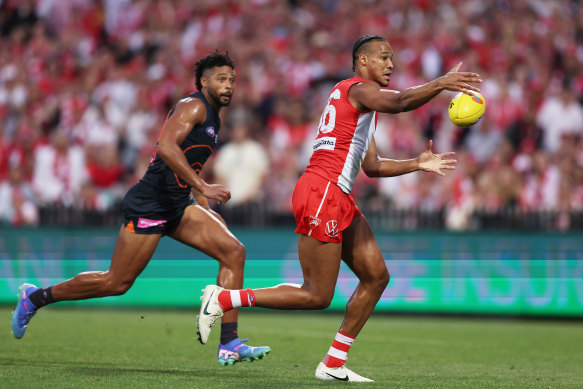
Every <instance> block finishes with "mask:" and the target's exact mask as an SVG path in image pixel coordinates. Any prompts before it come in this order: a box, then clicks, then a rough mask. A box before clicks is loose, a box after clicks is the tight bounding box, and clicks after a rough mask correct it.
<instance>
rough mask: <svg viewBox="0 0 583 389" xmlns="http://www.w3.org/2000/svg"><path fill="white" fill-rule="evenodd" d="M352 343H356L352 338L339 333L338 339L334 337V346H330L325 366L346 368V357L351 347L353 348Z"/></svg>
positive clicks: (337, 334) (325, 358)
mask: <svg viewBox="0 0 583 389" xmlns="http://www.w3.org/2000/svg"><path fill="white" fill-rule="evenodd" d="M352 342H354V338H353V337H352V336H350V335H346V334H343V333H342V332H340V331H338V332H337V333H336V337H334V341H333V342H332V346H330V350H328V354H326V356H325V357H324V360H323V361H322V362H324V365H326V366H328V367H340V366H344V364H345V363H346V355H347V354H348V350H350V346H352Z"/></svg>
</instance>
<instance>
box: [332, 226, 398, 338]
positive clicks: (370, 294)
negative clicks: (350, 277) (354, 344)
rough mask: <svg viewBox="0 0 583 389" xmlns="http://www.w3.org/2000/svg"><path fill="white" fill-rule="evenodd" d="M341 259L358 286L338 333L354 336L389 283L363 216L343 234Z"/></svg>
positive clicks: (378, 251) (382, 260)
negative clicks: (350, 271)
mask: <svg viewBox="0 0 583 389" xmlns="http://www.w3.org/2000/svg"><path fill="white" fill-rule="evenodd" d="M342 259H343V260H344V262H346V264H347V265H348V267H350V269H351V270H352V271H353V272H354V274H356V276H357V277H358V279H359V280H360V282H359V284H358V286H357V288H356V290H355V291H354V293H353V294H352V296H351V297H350V300H349V301H348V304H347V305H346V314H345V316H344V321H343V322H342V326H341V327H340V331H342V332H343V333H345V334H348V335H351V336H356V335H358V333H359V332H360V330H361V329H362V327H363V326H364V324H365V323H366V321H367V320H368V318H369V316H370V315H371V313H372V311H373V309H374V307H375V305H376V304H377V302H378V301H379V299H380V297H381V295H382V293H383V291H384V290H385V288H386V287H387V284H388V283H389V272H388V270H387V267H386V265H385V261H384V259H383V256H382V254H381V251H380V249H379V246H378V244H377V241H376V239H375V237H374V235H373V232H372V230H371V228H370V226H369V224H368V222H367V221H366V219H365V217H364V216H363V215H360V216H359V217H357V218H355V219H354V220H353V221H352V224H351V225H350V227H349V228H347V229H346V230H345V231H344V232H343V249H342Z"/></svg>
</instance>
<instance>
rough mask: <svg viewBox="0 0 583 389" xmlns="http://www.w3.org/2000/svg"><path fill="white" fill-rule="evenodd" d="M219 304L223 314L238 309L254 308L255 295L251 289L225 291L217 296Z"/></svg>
mask: <svg viewBox="0 0 583 389" xmlns="http://www.w3.org/2000/svg"><path fill="white" fill-rule="evenodd" d="M219 304H220V305H221V308H223V311H225V312H227V311H230V310H231V309H234V308H239V307H254V306H255V294H254V293H253V291H252V290H251V289H239V290H229V289H225V290H223V291H222V292H221V293H220V294H219Z"/></svg>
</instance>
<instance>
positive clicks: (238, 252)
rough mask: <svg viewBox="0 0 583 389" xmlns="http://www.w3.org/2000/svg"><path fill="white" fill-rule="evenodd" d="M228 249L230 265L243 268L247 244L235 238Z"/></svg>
mask: <svg viewBox="0 0 583 389" xmlns="http://www.w3.org/2000/svg"><path fill="white" fill-rule="evenodd" d="M227 250H228V251H227V252H228V263H229V265H230V266H232V267H240V268H243V267H244V266H245V246H244V245H243V243H241V242H239V241H238V240H237V239H233V241H232V242H231V243H230V244H229V247H228V249H227Z"/></svg>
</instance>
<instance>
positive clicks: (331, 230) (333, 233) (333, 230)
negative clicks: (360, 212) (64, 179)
mask: <svg viewBox="0 0 583 389" xmlns="http://www.w3.org/2000/svg"><path fill="white" fill-rule="evenodd" d="M326 235H328V236H329V237H330V238H337V237H338V222H337V221H336V220H329V221H327V222H326Z"/></svg>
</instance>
